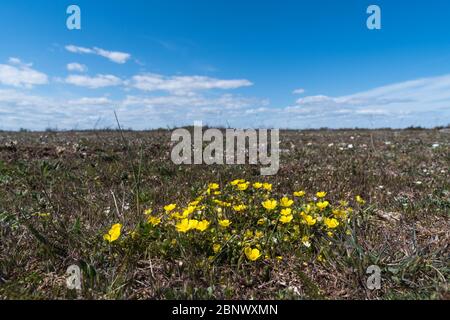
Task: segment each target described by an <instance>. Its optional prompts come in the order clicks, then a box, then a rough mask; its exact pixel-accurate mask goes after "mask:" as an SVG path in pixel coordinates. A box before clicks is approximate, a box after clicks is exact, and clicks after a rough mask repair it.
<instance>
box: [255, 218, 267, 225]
mask: <svg viewBox="0 0 450 320" xmlns="http://www.w3.org/2000/svg"><path fill="white" fill-rule="evenodd" d="M264 223H266V219H264V218H261V219H259V220H258V222H257V224H258V226H262V225H263V224H264Z"/></svg>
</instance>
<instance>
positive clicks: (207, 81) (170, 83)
mask: <svg viewBox="0 0 450 320" xmlns="http://www.w3.org/2000/svg"><path fill="white" fill-rule="evenodd" d="M129 84H130V86H131V87H133V88H136V89H140V90H143V91H167V92H170V93H173V94H178V95H186V94H192V93H193V92H195V91H200V90H211V89H224V90H225V89H236V88H240V87H247V86H251V85H253V83H251V82H250V81H249V80H246V79H236V80H223V79H216V78H210V77H205V76H172V77H164V76H162V75H158V74H143V75H136V76H134V77H133V78H132V79H131V81H130V82H129Z"/></svg>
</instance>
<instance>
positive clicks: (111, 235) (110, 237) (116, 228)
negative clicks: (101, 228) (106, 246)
mask: <svg viewBox="0 0 450 320" xmlns="http://www.w3.org/2000/svg"><path fill="white" fill-rule="evenodd" d="M121 229H122V225H121V224H120V223H116V224H114V225H113V226H112V227H111V229H109V231H108V233H107V234H105V235H104V236H103V239H105V240H106V241H109V242H113V241H116V240H117V239H119V237H120V230H121Z"/></svg>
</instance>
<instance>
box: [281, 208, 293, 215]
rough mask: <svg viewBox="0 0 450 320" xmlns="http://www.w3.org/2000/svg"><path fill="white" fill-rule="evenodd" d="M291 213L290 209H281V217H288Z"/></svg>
mask: <svg viewBox="0 0 450 320" xmlns="http://www.w3.org/2000/svg"><path fill="white" fill-rule="evenodd" d="M291 213H292V209H291V208H284V209H281V215H283V216H288V215H290V214H291Z"/></svg>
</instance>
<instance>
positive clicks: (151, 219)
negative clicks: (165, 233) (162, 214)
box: [147, 216, 161, 227]
mask: <svg viewBox="0 0 450 320" xmlns="http://www.w3.org/2000/svg"><path fill="white" fill-rule="evenodd" d="M147 222H148V223H150V224H151V225H152V226H154V227H156V226H157V225H158V224H160V223H161V218H158V217H155V216H149V217H148V219H147Z"/></svg>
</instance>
